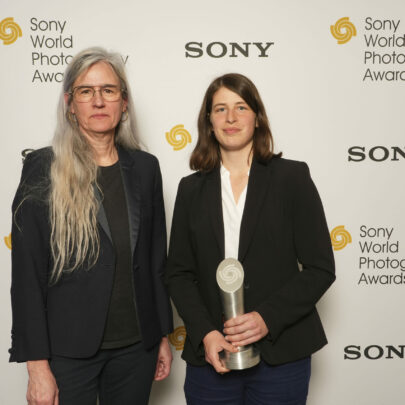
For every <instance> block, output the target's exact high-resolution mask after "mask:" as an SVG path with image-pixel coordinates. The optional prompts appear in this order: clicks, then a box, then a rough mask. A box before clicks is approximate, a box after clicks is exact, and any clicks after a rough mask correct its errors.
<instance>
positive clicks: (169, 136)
mask: <svg viewBox="0 0 405 405" xmlns="http://www.w3.org/2000/svg"><path fill="white" fill-rule="evenodd" d="M166 140H167V142H169V144H170V145H172V146H173V150H180V149H183V148H185V147H186V146H187V144H188V143H191V135H190V133H189V132H188V131H187V130H186V129H185V128H184V125H176V126H174V127H173V128H172V129H171V130H170V132H166Z"/></svg>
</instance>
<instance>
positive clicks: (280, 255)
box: [166, 158, 335, 365]
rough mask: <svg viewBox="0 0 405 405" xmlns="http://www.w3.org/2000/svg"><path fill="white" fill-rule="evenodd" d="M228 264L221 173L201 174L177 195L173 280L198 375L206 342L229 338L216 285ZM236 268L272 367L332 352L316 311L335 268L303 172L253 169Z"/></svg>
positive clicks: (277, 163)
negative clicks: (215, 335)
mask: <svg viewBox="0 0 405 405" xmlns="http://www.w3.org/2000/svg"><path fill="white" fill-rule="evenodd" d="M223 259H224V226H223V219H222V202H221V180H220V170H219V169H216V170H213V171H211V172H209V173H200V172H198V173H194V174H192V175H190V176H188V177H185V178H183V179H182V180H181V182H180V185H179V189H178V192H177V198H176V204H175V209H174V216H173V223H172V230H171V237H170V248H169V258H168V271H167V274H166V277H167V282H168V285H169V291H170V294H171V297H172V298H173V301H174V304H175V306H176V307H177V310H178V312H179V314H180V316H181V317H182V318H183V320H184V323H185V326H186V331H187V337H186V342H185V346H184V351H183V358H184V359H185V360H186V361H188V362H189V363H191V364H194V365H203V364H205V359H204V347H203V344H202V339H203V337H204V336H205V335H206V334H207V333H208V332H210V331H212V330H215V329H216V330H219V331H222V329H223V318H222V308H221V301H220V295H219V291H218V286H217V283H216V277H215V276H216V270H217V266H218V264H219V263H220V262H221V260H223ZM238 259H239V261H240V262H241V263H242V265H243V268H244V271H245V282H244V296H245V311H246V312H250V311H257V312H259V313H260V315H261V316H262V317H263V319H264V321H265V322H266V325H267V327H268V329H269V332H270V333H269V335H268V336H266V337H265V338H263V339H262V340H260V341H259V342H258V343H257V346H258V347H259V350H260V353H261V356H262V358H263V359H264V360H265V361H266V362H267V363H269V364H281V363H286V362H290V361H295V360H298V359H300V358H304V357H306V356H308V355H310V354H311V353H313V352H315V351H316V350H318V349H320V348H321V347H322V346H324V345H325V344H326V343H327V340H326V337H325V333H324V330H323V328H322V325H321V321H320V319H319V316H318V313H317V310H316V308H315V304H316V302H317V301H318V300H319V299H320V297H321V296H322V295H323V293H324V292H325V291H326V290H327V289H328V287H329V286H330V285H331V284H332V282H333V281H334V279H335V268H334V259H333V252H332V248H331V242H330V236H329V232H328V228H327V224H326V220H325V215H324V211H323V207H322V203H321V200H320V198H319V195H318V192H317V190H316V188H315V185H314V183H313V182H312V180H311V177H310V175H309V170H308V167H307V165H306V164H305V163H302V162H296V161H291V160H285V159H281V158H273V159H271V160H270V161H269V162H268V163H267V164H262V163H258V162H256V161H253V164H252V167H251V171H250V175H249V181H248V188H247V196H246V202H245V207H244V212H243V216H242V223H241V229H240V242H239V257H238ZM298 262H300V263H301V264H302V271H301V270H300V269H299V265H298Z"/></svg>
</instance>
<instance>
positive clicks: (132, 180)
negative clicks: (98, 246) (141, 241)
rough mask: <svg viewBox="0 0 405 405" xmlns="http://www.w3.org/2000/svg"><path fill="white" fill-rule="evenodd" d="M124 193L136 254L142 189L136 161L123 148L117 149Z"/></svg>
mask: <svg viewBox="0 0 405 405" xmlns="http://www.w3.org/2000/svg"><path fill="white" fill-rule="evenodd" d="M117 149H118V156H119V159H120V167H121V174H122V181H123V184H124V191H125V196H126V200H127V209H128V219H129V236H130V239H131V252H132V254H133V253H134V250H135V246H136V242H137V240H138V235H139V226H140V216H141V187H140V183H139V182H140V179H139V173H137V171H136V170H135V165H134V164H135V161H134V159H133V158H132V157H131V156H130V154H129V153H128V152H127V151H126V150H125V149H123V148H122V147H119V146H118V147H117Z"/></svg>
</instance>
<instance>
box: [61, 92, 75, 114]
mask: <svg viewBox="0 0 405 405" xmlns="http://www.w3.org/2000/svg"><path fill="white" fill-rule="evenodd" d="M63 97H64V99H65V104H66V106H67V107H68V108H69V111H70V112H71V113H72V114H74V113H75V110H74V108H73V103H70V105H69V98H70V94H68V93H65V94H64V96H63Z"/></svg>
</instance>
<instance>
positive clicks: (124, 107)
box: [122, 99, 128, 112]
mask: <svg viewBox="0 0 405 405" xmlns="http://www.w3.org/2000/svg"><path fill="white" fill-rule="evenodd" d="M127 106H128V100H126V99H124V100H123V101H122V112H125V111H127Z"/></svg>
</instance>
